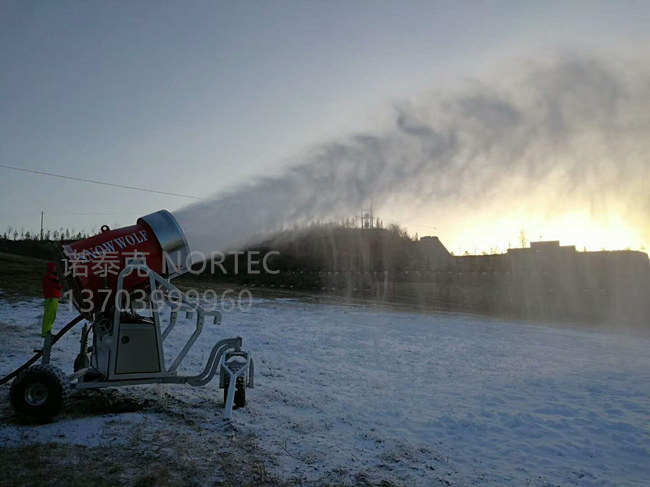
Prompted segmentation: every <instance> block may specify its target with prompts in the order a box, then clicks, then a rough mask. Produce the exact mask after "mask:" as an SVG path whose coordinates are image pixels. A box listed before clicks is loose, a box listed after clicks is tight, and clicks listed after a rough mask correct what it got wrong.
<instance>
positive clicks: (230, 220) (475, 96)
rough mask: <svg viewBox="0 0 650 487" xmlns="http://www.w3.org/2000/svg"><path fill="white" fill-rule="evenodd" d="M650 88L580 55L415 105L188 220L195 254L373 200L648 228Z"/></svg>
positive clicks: (634, 72)
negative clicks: (595, 217)
mask: <svg viewBox="0 0 650 487" xmlns="http://www.w3.org/2000/svg"><path fill="white" fill-rule="evenodd" d="M649 88H650V77H649V76H648V75H647V74H646V73H644V72H641V70H640V69H639V68H637V67H635V66H634V65H625V66H623V65H621V66H614V65H612V64H610V63H605V62H601V61H598V60H594V59H583V58H576V57H572V58H566V57H565V58H561V59H556V60H554V61H552V62H547V63H523V65H519V66H517V67H516V68H515V69H511V70H510V72H508V71H507V70H506V71H505V72H502V73H501V75H500V79H499V80H496V81H490V82H487V81H483V82H481V81H473V82H471V83H468V84H467V85H466V86H464V87H463V88H460V89H458V90H455V91H450V92H446V93H444V94H437V95H435V96H434V95H430V96H426V97H421V98H420V99H417V100H416V101H412V102H410V103H404V104H402V105H401V106H399V107H397V108H396V116H395V120H394V127H393V128H391V129H389V130H385V131H383V132H379V133H377V134H370V133H368V134H356V135H350V136H349V137H347V138H344V139H342V140H338V141H333V142H329V143H325V144H323V145H321V146H318V147H315V148H313V149H312V150H311V151H310V152H309V153H308V154H307V155H306V156H305V157H304V158H303V159H302V160H301V162H300V163H298V164H295V165H294V166H293V167H291V168H290V169H287V170H285V171H284V172H282V173H281V174H279V175H277V176H272V177H266V178H262V179H259V180H257V181H255V182H253V183H251V184H248V185H244V186H242V187H240V188H238V189H235V190H233V191H231V192H227V193H222V194H218V195H216V196H215V197H214V198H213V199H211V200H209V201H207V202H205V203H197V204H193V205H191V206H189V207H186V208H184V209H181V210H180V211H178V212H176V217H177V218H178V220H179V222H180V223H181V226H182V228H183V229H184V230H185V232H186V234H187V236H188V238H189V240H190V246H191V247H192V248H193V249H195V250H201V251H204V252H209V251H210V250H223V249H226V248H233V247H237V246H241V245H245V244H247V243H250V242H251V239H252V238H254V237H255V236H259V234H261V233H262V232H266V231H271V230H278V229H280V228H281V227H283V226H287V225H292V224H301V223H305V222H307V221H313V220H316V219H321V218H328V217H339V216H349V215H353V214H356V213H357V211H358V209H359V208H360V207H362V206H363V205H364V203H367V202H368V200H369V199H370V198H373V199H374V201H391V202H405V201H408V202H409V203H410V204H414V203H415V204H418V205H420V206H422V207H426V205H428V204H434V205H435V208H437V209H438V211H440V209H441V208H442V209H445V208H449V207H451V206H452V205H453V207H454V211H462V210H460V209H459V206H458V205H460V206H461V207H463V206H464V207H467V206H476V205H477V204H479V203H480V207H481V208H485V207H486V206H490V205H495V204H501V205H503V204H516V205H522V204H526V205H537V206H536V207H538V208H539V207H540V206H539V205H542V207H543V208H545V209H546V210H547V211H548V212H554V211H557V210H560V211H561V210H562V208H565V209H566V208H568V207H569V206H570V207H572V208H575V207H576V206H577V205H582V207H584V206H585V205H586V206H587V207H588V208H589V209H590V210H591V211H594V212H598V211H601V210H604V209H606V208H611V207H612V205H614V206H615V207H616V208H617V210H618V211H619V212H622V213H623V215H624V216H625V217H626V218H628V219H629V220H639V221H640V220H641V213H643V214H644V215H645V214H647V211H648V210H650V192H648V191H647V188H646V187H645V184H646V181H648V180H650V162H649V161H648V159H647V155H648V153H649V151H648V149H649V145H650V138H649V137H648V134H649V133H650V96H648V95H650V91H649ZM447 211H450V210H447ZM646 235H647V232H646Z"/></svg>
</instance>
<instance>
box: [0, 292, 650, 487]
mask: <svg viewBox="0 0 650 487" xmlns="http://www.w3.org/2000/svg"><path fill="white" fill-rule="evenodd" d="M73 316H74V315H73V313H72V312H71V311H65V307H63V310H62V311H61V312H60V319H59V323H63V322H64V319H65V318H72V317H73ZM39 317H40V308H39V302H38V301H26V302H23V303H13V304H11V303H8V302H4V301H2V302H0V374H2V375H4V374H3V373H8V372H9V371H11V370H13V368H15V367H16V366H18V365H20V364H21V363H22V362H24V361H25V360H26V359H27V358H28V357H29V356H31V350H32V349H33V348H38V347H39V346H40V343H39V341H40V339H39V337H38V332H39V327H40V325H39V323H38V321H39ZM178 328H179V330H178V332H177V334H174V335H171V336H170V339H169V341H170V343H169V345H170V347H171V348H176V349H177V348H178V347H179V346H180V345H181V344H182V343H183V337H187V335H188V333H189V331H190V329H191V324H190V323H189V322H187V323H186V324H185V326H184V327H182V326H181V324H180V323H179V326H178ZM175 333H176V332H175ZM235 335H240V336H242V337H243V338H244V343H245V348H247V349H249V350H250V351H251V352H253V354H254V357H255V360H256V371H257V374H256V388H255V389H253V390H250V391H249V394H248V397H249V405H248V406H247V407H246V408H245V409H242V410H236V411H235V412H234V413H233V420H232V427H233V428H234V430H236V431H237V434H239V435H252V436H253V437H254V438H256V441H257V445H258V446H259V447H261V449H262V451H263V452H264V458H266V459H267V460H266V468H267V469H268V470H269V471H271V472H273V473H275V474H277V475H278V476H280V477H281V478H283V479H287V480H290V479H294V480H296V481H297V482H298V483H302V484H314V485H318V484H320V483H332V484H340V483H347V484H351V485H354V484H358V483H364V482H367V483H370V484H372V483H379V482H380V481H381V480H386V481H388V482H391V483H394V484H396V485H407V486H420V485H421V486H429V485H517V486H519V485H581V486H583V485H584V486H595V485H602V486H609V485H638V486H642V485H650V380H649V379H648V377H649V376H648V373H649V371H650V357H649V354H648V351H649V350H650V339H647V338H640V337H630V336H625V335H616V334H611V333H602V332H593V331H585V330H576V329H568V328H564V329H562V328H557V327H545V326H533V325H526V324H518V323H508V322H502V321H497V320H489V319H484V318H477V317H468V316H462V315H433V314H424V313H422V314H420V313H415V312H401V311H393V310H389V309H378V308H374V309H373V308H368V307H364V306H352V305H323V304H315V303H308V302H303V301H298V300H287V299H277V300H271V299H268V300H256V301H255V302H254V306H253V307H252V309H251V310H250V311H248V312H241V311H232V312H226V313H224V316H223V325H222V326H220V327H217V326H208V327H207V328H206V330H205V331H204V335H203V337H204V338H203V339H201V340H200V341H199V342H198V343H197V346H196V347H195V349H194V350H193V352H192V353H191V355H190V357H188V358H189V359H190V360H188V363H187V364H186V371H187V372H190V371H192V372H198V371H199V370H200V369H201V368H202V367H203V365H204V362H205V360H206V359H207V355H208V352H209V350H210V348H211V346H212V344H214V342H215V341H217V340H218V339H219V338H223V337H226V336H235ZM78 337H79V334H78V330H77V331H75V332H73V333H70V334H69V336H66V337H65V338H64V339H63V340H61V342H59V344H57V349H56V350H55V353H54V354H53V363H55V364H57V365H60V366H61V367H62V368H63V369H64V370H66V371H70V370H71V367H72V365H71V363H72V359H73V358H74V355H75V354H76V352H77V349H78ZM217 382H218V381H216V380H215V381H213V382H212V383H211V384H209V385H208V386H206V387H204V388H191V387H190V386H173V387H172V386H167V388H166V392H167V394H168V396H167V399H165V400H160V401H161V404H160V406H161V408H162V409H163V410H164V409H165V408H169V409H170V410H173V411H178V412H179V414H182V415H183V417H185V418H190V419H191V424H192V428H191V433H190V434H189V436H190V437H191V438H192V440H193V441H195V442H197V444H200V443H201V442H206V441H209V440H208V438H209V437H210V435H214V434H222V433H223V431H224V430H223V424H222V420H221V419H220V416H219V414H220V413H221V404H222V398H221V394H220V391H219V390H218V383H217ZM2 391H3V396H4V397H3V399H2V401H3V403H5V404H6V396H7V394H6V393H7V391H8V387H6V386H4V387H3V388H2ZM124 392H125V393H126V394H129V395H132V396H133V397H138V396H139V395H145V394H146V395H147V397H148V398H151V397H153V398H156V397H158V396H157V395H156V394H155V393H154V392H155V391H154V389H153V388H147V387H144V388H143V387H132V388H128V389H124ZM215 413H218V414H217V415H215ZM166 422H168V419H167V416H165V415H164V414H161V413H160V412H159V410H158V411H157V412H148V411H144V412H129V413H122V414H117V415H116V414H98V415H97V416H92V415H91V416H87V415H86V416H84V417H74V416H72V417H71V416H66V415H63V416H62V418H61V419H60V420H59V421H58V422H55V423H52V424H47V425H40V426H35V425H31V426H30V425H21V424H17V423H16V422H13V421H9V422H7V421H5V422H3V424H1V425H0V442H1V443H2V444H3V445H15V444H29V443H30V442H46V441H56V442H67V443H72V444H82V445H101V444H104V443H105V444H112V443H116V442H118V443H119V442H120V441H123V440H124V437H125V435H126V436H128V434H127V431H133V429H134V428H138V429H139V431H141V432H143V433H142V434H144V437H145V438H146V435H147V434H149V435H153V434H155V433H156V432H157V431H159V430H160V429H161V428H164V425H165V423H166ZM175 427H177V425H176V426H175ZM188 431H189V430H188Z"/></svg>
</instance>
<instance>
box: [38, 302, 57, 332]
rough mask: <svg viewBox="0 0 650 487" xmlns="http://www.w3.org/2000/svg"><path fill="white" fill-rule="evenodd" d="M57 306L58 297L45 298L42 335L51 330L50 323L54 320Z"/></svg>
mask: <svg viewBox="0 0 650 487" xmlns="http://www.w3.org/2000/svg"><path fill="white" fill-rule="evenodd" d="M58 307H59V298H49V299H46V300H45V311H44V312H43V328H42V333H41V335H42V336H45V335H47V334H48V333H49V332H51V331H52V325H53V324H54V320H56V310H57V308H58Z"/></svg>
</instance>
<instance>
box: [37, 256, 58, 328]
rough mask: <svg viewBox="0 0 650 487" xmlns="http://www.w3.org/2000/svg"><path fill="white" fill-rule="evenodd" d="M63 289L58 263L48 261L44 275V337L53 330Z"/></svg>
mask: <svg viewBox="0 0 650 487" xmlns="http://www.w3.org/2000/svg"><path fill="white" fill-rule="evenodd" d="M62 289H63V285H62V284H61V283H60V282H59V276H57V275H56V264H55V263H54V262H48V263H47V272H46V273H45V275H44V276H43V297H44V298H45V311H44V313H43V326H42V333H41V334H42V336H43V337H45V336H47V335H48V333H50V332H51V331H52V325H53V324H54V320H55V319H56V310H57V309H58V307H59V299H60V298H61V290H62Z"/></svg>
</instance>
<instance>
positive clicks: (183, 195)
mask: <svg viewBox="0 0 650 487" xmlns="http://www.w3.org/2000/svg"><path fill="white" fill-rule="evenodd" d="M0 167H2V168H4V169H12V170H14V171H21V172H27V173H31V174H40V175H41V176H50V177H53V178H60V179H70V180H72V181H81V182H84V183H92V184H101V185H102V186H112V187H113V188H123V189H132V190H134V191H144V192H146V193H156V194H165V195H168V196H178V197H180V198H191V199H193V200H204V199H206V198H200V197H198V196H190V195H187V194H179V193H170V192H167V191H157V190H155V189H147V188H138V187H136V186H125V185H123V184H114V183H106V182H104V181H96V180H93V179H84V178H75V177H73V176H64V175H62V174H54V173H51V172H43V171H35V170H33V169H23V168H20V167H13V166H6V165H4V164H0Z"/></svg>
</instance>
